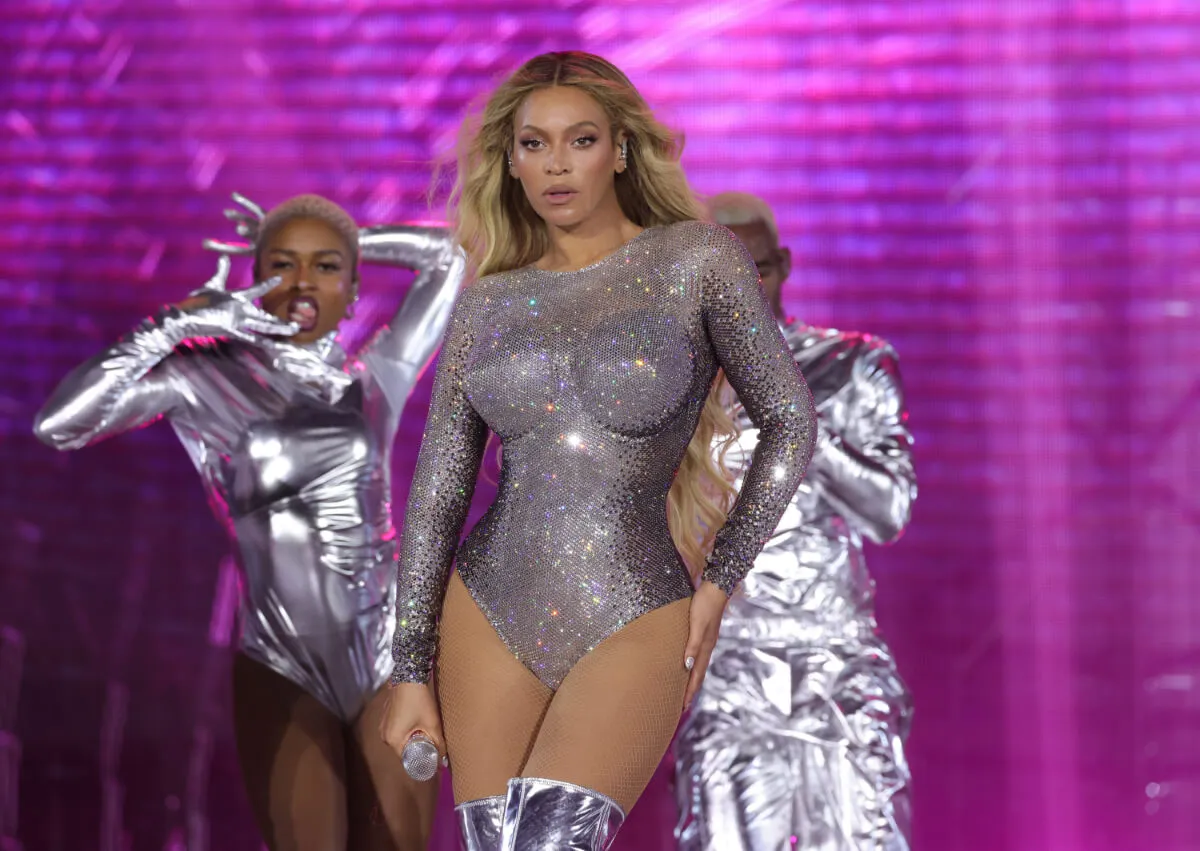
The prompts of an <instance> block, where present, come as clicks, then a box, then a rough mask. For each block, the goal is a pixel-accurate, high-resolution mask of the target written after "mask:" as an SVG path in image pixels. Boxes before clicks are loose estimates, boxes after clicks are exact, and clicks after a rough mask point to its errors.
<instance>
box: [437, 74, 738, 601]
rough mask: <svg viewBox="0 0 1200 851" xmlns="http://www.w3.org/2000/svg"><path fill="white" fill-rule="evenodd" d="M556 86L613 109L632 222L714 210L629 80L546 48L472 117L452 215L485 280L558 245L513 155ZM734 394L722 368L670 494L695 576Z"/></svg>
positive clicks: (709, 525) (710, 523) (721, 500)
mask: <svg viewBox="0 0 1200 851" xmlns="http://www.w3.org/2000/svg"><path fill="white" fill-rule="evenodd" d="M551 86H574V87H576V88H578V89H581V90H582V91H584V92H586V93H587V94H589V95H591V97H592V98H594V99H595V100H596V102H597V103H599V104H600V106H601V107H602V108H603V109H604V112H605V114H606V115H607V116H608V119H609V122H610V130H611V133H612V139H613V141H615V140H616V139H617V137H618V136H619V135H620V136H622V137H623V138H624V140H625V142H626V145H627V151H628V153H627V157H626V168H625V170H624V172H622V173H621V174H615V175H614V180H615V184H616V192H617V199H618V201H619V202H620V204H621V210H622V211H623V212H624V213H625V215H626V216H628V217H629V219H630V220H631V221H632V222H634V223H635V224H637V225H639V226H641V227H643V228H649V227H654V226H656V225H668V224H672V223H674V222H682V221H691V220H696V219H701V218H703V217H704V211H703V208H702V207H701V205H700V203H699V201H698V200H697V199H696V196H695V195H694V194H693V193H692V190H691V188H690V187H689V186H688V182H687V178H686V177H685V176H684V173H683V168H682V166H681V165H680V163H679V157H680V153H681V151H682V147H683V145H682V141H681V140H680V139H679V138H678V137H677V136H676V135H675V134H674V133H672V132H671V131H670V130H669V129H668V128H667V127H665V126H664V125H663V124H661V123H660V122H659V121H658V120H657V119H656V118H655V117H654V113H653V112H651V110H650V107H649V106H648V105H647V103H646V101H645V100H644V99H643V98H642V96H641V94H639V93H638V90H637V89H636V88H634V86H633V84H632V83H631V82H630V81H629V78H627V77H626V76H625V75H624V74H623V73H621V71H620V70H619V69H617V68H616V67H615V66H614V65H612V63H610V62H608V61H606V60H604V59H602V58H600V57H599V56H594V55H592V54H590V53H582V52H577V51H567V52H561V53H544V54H542V55H541V56H537V57H534V58H533V59H531V60H529V61H528V62H526V63H525V64H524V65H522V66H521V67H520V68H518V69H517V70H516V72H514V73H513V74H512V75H511V76H509V77H508V79H506V80H505V81H504V82H503V83H501V84H500V86H499V87H498V88H497V89H496V90H495V91H494V92H493V93H492V94H491V96H490V97H489V98H488V99H487V102H486V104H485V105H484V106H483V108H482V110H480V111H479V112H477V113H473V114H471V115H470V116H469V117H468V118H467V120H466V121H465V122H464V124H463V128H462V132H461V135H460V139H459V148H458V171H457V175H456V178H455V183H454V188H453V189H452V191H451V193H450V202H449V215H450V221H452V222H454V223H455V229H456V234H457V237H458V240H459V242H460V243H461V245H462V246H463V248H464V249H465V250H466V252H467V257H468V261H469V263H470V265H471V268H472V272H473V274H474V276H476V277H483V276H484V275H490V274H492V273H495V272H507V271H510V270H512V269H519V268H521V267H522V266H527V265H529V264H530V263H533V262H535V261H536V260H538V259H540V258H541V257H542V256H543V255H545V254H546V253H547V252H548V251H549V250H550V247H551V244H550V236H549V234H548V232H547V230H546V227H545V224H544V223H543V222H542V220H541V218H540V217H539V216H538V215H537V213H536V212H534V209H533V207H532V206H531V205H530V203H529V200H528V199H527V198H526V197H525V191H524V189H523V188H522V186H521V183H520V182H519V181H517V180H514V179H513V178H512V177H511V176H509V174H508V168H507V161H508V156H509V153H510V151H511V150H512V147H513V144H514V119H515V117H516V113H517V110H518V109H520V107H521V104H523V103H524V101H525V98H527V97H528V96H529V94H530V93H531V92H534V91H537V90H539V89H544V88H549V87H551ZM731 396H732V391H730V390H728V384H727V383H726V382H725V380H724V377H723V375H718V376H717V378H716V380H715V381H714V382H713V386H712V388H711V389H710V392H709V396H708V398H707V400H706V401H705V404H704V408H703V410H702V412H701V415H700V421H699V424H698V425H697V426H696V431H695V434H693V436H692V440H691V443H689V444H688V447H687V453H686V455H685V456H684V459H683V462H682V463H681V464H680V466H679V470H678V472H677V473H676V476H675V481H674V483H673V484H672V486H671V491H670V494H669V496H668V499H667V522H668V525H669V526H670V529H671V537H672V539H673V541H674V543H675V548H676V549H677V550H678V551H679V553H680V555H681V556H682V557H683V560H684V562H685V563H686V564H687V566H688V570H689V571H690V572H691V574H692V578H693V580H698V579H699V577H700V575H701V573H702V571H703V568H704V562H705V558H706V557H707V554H708V553H709V551H710V550H711V549H712V543H713V538H714V536H715V535H716V533H717V531H718V530H719V529H720V528H721V526H723V525H724V523H725V520H726V516H727V514H728V511H729V508H730V506H732V504H733V500H734V498H735V497H736V496H737V491H736V490H735V489H734V487H733V479H734V477H733V475H732V474H731V473H730V471H729V470H728V469H727V468H726V467H725V463H724V458H725V452H726V450H727V449H728V448H729V446H730V445H731V444H732V442H733V441H734V439H735V438H736V437H737V427H736V425H735V424H734V421H733V418H732V417H731V416H730V413H729V409H728V405H729V403H731V402H732V399H731Z"/></svg>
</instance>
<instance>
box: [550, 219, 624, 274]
mask: <svg viewBox="0 0 1200 851" xmlns="http://www.w3.org/2000/svg"><path fill="white" fill-rule="evenodd" d="M641 232H642V228H641V227H640V226H639V225H636V224H634V223H633V222H631V221H630V220H629V219H628V218H626V217H625V215H624V213H618V214H617V215H615V216H605V217H603V218H602V219H601V217H598V216H597V217H593V218H592V220H590V221H587V222H580V223H579V224H578V225H576V226H574V227H572V228H570V229H569V230H568V229H563V228H555V227H552V228H550V229H549V237H550V249H549V250H548V251H547V252H546V253H545V254H543V255H542V256H541V258H539V259H538V261H537V263H536V264H535V265H536V266H537V267H538V268H539V269H541V270H542V271H545V272H570V271H573V270H575V269H582V268H584V267H585V266H590V265H592V264H593V263H596V262H597V261H600V260H603V259H604V258H605V257H608V256H609V255H610V254H612V253H613V252H614V251H616V250H617V249H618V248H620V247H621V246H622V245H624V244H625V243H627V242H629V240H631V239H633V238H634V237H635V236H637V235H638V234H639V233H641Z"/></svg>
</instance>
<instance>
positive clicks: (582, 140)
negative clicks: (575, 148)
mask: <svg viewBox="0 0 1200 851" xmlns="http://www.w3.org/2000/svg"><path fill="white" fill-rule="evenodd" d="M595 142H596V137H595V136H581V137H579V138H578V139H576V140H575V144H576V145H579V146H580V147H584V146H586V145H593V144H595Z"/></svg>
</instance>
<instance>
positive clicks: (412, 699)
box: [379, 683, 446, 761]
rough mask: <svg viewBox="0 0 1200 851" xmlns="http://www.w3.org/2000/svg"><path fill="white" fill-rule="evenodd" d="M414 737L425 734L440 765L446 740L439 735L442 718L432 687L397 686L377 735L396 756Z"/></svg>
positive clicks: (402, 684) (392, 693)
mask: <svg viewBox="0 0 1200 851" xmlns="http://www.w3.org/2000/svg"><path fill="white" fill-rule="evenodd" d="M413 733H424V734H425V735H426V736H428V737H429V738H430V739H431V740H432V741H433V743H434V745H436V746H437V749H438V753H439V754H441V756H442V759H443V761H444V760H445V757H446V737H445V736H444V735H442V717H441V715H440V714H438V705H437V698H436V697H435V696H434V694H433V687H432V686H430V685H428V684H423V683H400V684H399V685H395V686H392V687H391V690H390V692H389V694H388V707H387V712H386V713H384V716H383V720H382V721H380V722H379V734H380V735H381V736H383V740H384V741H385V742H387V743H388V746H389V747H391V749H392V750H394V751H395V752H396V753H397V754H398V755H400V756H403V755H404V746H405V745H407V744H408V740H409V739H411V738H412V736H413Z"/></svg>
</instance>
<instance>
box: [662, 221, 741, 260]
mask: <svg viewBox="0 0 1200 851" xmlns="http://www.w3.org/2000/svg"><path fill="white" fill-rule="evenodd" d="M662 231H663V234H662V238H663V239H664V246H666V245H669V246H670V247H671V248H672V249H673V250H674V251H676V252H678V253H679V254H680V255H681V259H684V260H692V261H694V262H696V263H699V264H701V265H702V266H703V267H704V268H707V269H709V270H712V269H714V268H718V269H721V270H724V271H728V272H734V271H736V270H737V269H740V268H742V267H749V268H754V260H753V259H752V258H751V256H750V252H749V251H748V250H747V249H746V246H745V245H743V244H742V241H741V240H740V239H738V238H737V237H736V236H734V234H733V231H731V230H729V228H727V227H725V226H724V225H718V224H715V223H713V222H705V221H700V220H690V221H684V222H675V223H674V224H670V225H666V226H665V227H663V229H662Z"/></svg>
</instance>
